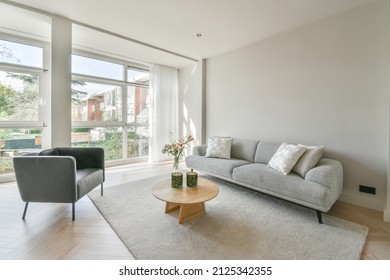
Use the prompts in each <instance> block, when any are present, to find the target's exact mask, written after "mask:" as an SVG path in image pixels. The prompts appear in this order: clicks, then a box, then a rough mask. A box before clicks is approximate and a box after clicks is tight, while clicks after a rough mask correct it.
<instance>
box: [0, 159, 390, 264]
mask: <svg viewBox="0 0 390 280" xmlns="http://www.w3.org/2000/svg"><path fill="white" fill-rule="evenodd" d="M170 170H171V164H170V163H162V164H155V165H147V164H132V165H127V166H121V167H113V168H107V172H106V173H107V176H106V183H105V187H110V186H113V185H118V184H122V183H127V182H131V181H135V180H139V179H142V178H146V177H149V176H154V175H159V174H165V173H166V174H168V173H169V172H170ZM23 207H24V203H23V202H22V201H21V199H20V196H19V193H18V190H17V187H16V184H15V183H6V184H0V259H3V260H61V259H67V260H80V259H83V260H99V259H103V260H112V259H114V260H120V259H134V258H133V256H132V255H131V253H130V252H129V251H128V249H127V248H126V246H125V245H124V244H123V243H122V241H121V240H120V239H119V238H118V236H117V235H116V234H115V232H114V231H113V230H112V228H111V227H110V226H109V224H108V223H107V222H106V220H105V219H104V218H103V217H102V215H101V214H100V213H99V211H98V210H97V209H96V207H95V206H94V205H93V203H92V202H91V201H90V199H89V198H88V197H87V196H85V197H84V198H82V199H81V200H79V201H78V202H77V203H76V220H75V221H72V218H71V205H70V204H52V203H30V205H29V209H28V211H27V216H26V220H25V221H22V219H21V216H22V212H23ZM329 214H330V215H333V216H337V217H340V218H342V219H345V220H349V221H352V222H356V223H359V224H362V225H366V226H367V227H369V229H370V230H369V234H368V238H367V242H366V245H365V248H364V251H363V254H362V259H374V260H378V259H381V260H389V259H390V224H389V223H385V222H383V216H382V213H380V212H378V211H374V210H371V209H367V208H363V207H359V206H355V205H352V204H348V203H344V202H337V203H336V204H335V205H334V206H333V208H332V209H331V211H330V212H329Z"/></svg>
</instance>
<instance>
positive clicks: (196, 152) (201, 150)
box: [192, 145, 207, 156]
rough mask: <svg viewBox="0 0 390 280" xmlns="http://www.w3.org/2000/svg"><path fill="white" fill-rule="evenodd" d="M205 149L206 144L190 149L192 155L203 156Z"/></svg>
mask: <svg viewBox="0 0 390 280" xmlns="http://www.w3.org/2000/svg"><path fill="white" fill-rule="evenodd" d="M206 150H207V145H199V146H195V147H194V148H193V149H192V154H193V155H197V156H205V155H206Z"/></svg>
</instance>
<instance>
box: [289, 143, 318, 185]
mask: <svg viewBox="0 0 390 280" xmlns="http://www.w3.org/2000/svg"><path fill="white" fill-rule="evenodd" d="M298 146H304V145H300V144H299V145H298ZM304 147H306V151H305V152H304V154H303V155H302V156H301V158H300V159H299V160H298V162H297V163H296V164H295V166H294V168H293V170H292V172H294V173H297V174H299V175H301V176H302V177H305V176H306V173H307V172H309V170H310V169H312V168H313V167H315V166H316V165H317V163H318V161H319V160H320V158H322V154H323V152H324V148H325V147H324V146H304Z"/></svg>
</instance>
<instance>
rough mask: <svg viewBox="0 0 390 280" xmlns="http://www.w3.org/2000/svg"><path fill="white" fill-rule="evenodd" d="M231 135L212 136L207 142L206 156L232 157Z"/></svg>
mask: <svg viewBox="0 0 390 280" xmlns="http://www.w3.org/2000/svg"><path fill="white" fill-rule="evenodd" d="M231 149H232V138H231V137H219V136H210V137H209V140H208V143H207V150H206V157H210V158H226V159H230V153H231Z"/></svg>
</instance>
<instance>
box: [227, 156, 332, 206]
mask: <svg viewBox="0 0 390 280" xmlns="http://www.w3.org/2000/svg"><path fill="white" fill-rule="evenodd" d="M233 179H234V180H235V181H238V182H240V183H244V184H247V185H250V186H252V187H253V188H254V189H256V190H259V191H264V192H265V193H268V194H271V195H274V196H277V197H280V198H284V199H288V200H290V201H293V202H296V203H299V204H302V205H305V206H308V207H313V208H315V209H322V210H324V211H325V210H326V211H327V210H328V209H329V207H330V205H331V204H332V200H331V197H330V196H329V195H327V192H328V187H326V186H324V185H322V184H318V183H316V182H309V181H307V180H304V179H303V178H302V177H301V176H299V175H297V174H295V173H290V174H289V175H283V174H282V173H280V172H278V171H276V170H274V169H272V168H269V167H267V165H265V164H258V163H254V164H248V165H245V166H240V167H237V168H235V169H234V171H233Z"/></svg>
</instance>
